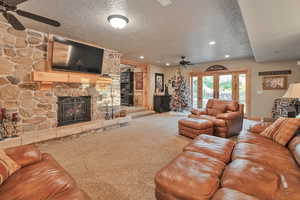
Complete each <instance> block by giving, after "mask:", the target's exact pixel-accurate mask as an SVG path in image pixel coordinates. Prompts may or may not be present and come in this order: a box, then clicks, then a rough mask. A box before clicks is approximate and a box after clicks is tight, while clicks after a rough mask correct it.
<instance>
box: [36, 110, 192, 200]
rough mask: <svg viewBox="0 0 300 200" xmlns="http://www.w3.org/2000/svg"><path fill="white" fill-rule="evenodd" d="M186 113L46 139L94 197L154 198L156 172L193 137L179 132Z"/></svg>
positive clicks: (51, 150) (49, 149)
mask: <svg viewBox="0 0 300 200" xmlns="http://www.w3.org/2000/svg"><path fill="white" fill-rule="evenodd" d="M180 118H182V116H175V115H170V114H159V115H152V116H149V117H144V118H140V119H135V120H134V121H132V122H131V123H130V125H129V126H125V127H122V128H118V129H112V130H109V131H105V132H101V133H93V134H85V135H81V136H80V137H78V138H66V139H62V140H56V141H49V142H46V143H44V144H40V145H39V147H40V149H41V150H42V151H43V152H48V153H50V154H52V155H53V156H54V157H55V159H56V160H57V161H58V162H59V163H60V164H61V165H62V166H63V167H64V168H65V169H66V170H67V171H68V172H69V173H70V174H71V175H72V176H73V177H74V178H75V180H76V181H77V183H78V184H79V187H80V188H82V189H83V190H85V191H86V192H87V193H88V194H89V195H90V196H91V198H92V199H93V200H154V199H155V197H154V176H155V173H156V172H157V171H158V170H160V169H161V168H162V167H163V166H165V165H166V164H167V163H168V162H170V161H171V160H172V159H173V158H174V157H175V156H176V155H178V154H179V153H180V152H181V151H182V148H183V147H184V146H185V145H186V144H188V143H189V142H190V141H191V140H190V139H187V138H185V137H182V136H178V135H177V121H178V119H180Z"/></svg>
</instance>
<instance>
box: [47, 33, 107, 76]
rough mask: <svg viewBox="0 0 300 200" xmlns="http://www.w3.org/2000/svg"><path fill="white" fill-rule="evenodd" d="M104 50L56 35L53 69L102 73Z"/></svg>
mask: <svg viewBox="0 0 300 200" xmlns="http://www.w3.org/2000/svg"><path fill="white" fill-rule="evenodd" d="M103 53H104V50H103V49H100V48H96V47H92V46H88V45H85V44H80V43H77V42H74V41H70V40H65V39H62V38H60V37H54V43H53V60H52V69H53V70H63V71H74V72H83V73H95V74H101V72H102V62H103Z"/></svg>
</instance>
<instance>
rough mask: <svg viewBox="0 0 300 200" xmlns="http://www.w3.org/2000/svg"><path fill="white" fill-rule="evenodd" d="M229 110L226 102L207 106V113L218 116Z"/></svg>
mask: <svg viewBox="0 0 300 200" xmlns="http://www.w3.org/2000/svg"><path fill="white" fill-rule="evenodd" d="M226 110H227V105H226V104H214V105H213V107H212V108H207V114H208V115H212V116H217V115H218V114H221V113H224V112H226Z"/></svg>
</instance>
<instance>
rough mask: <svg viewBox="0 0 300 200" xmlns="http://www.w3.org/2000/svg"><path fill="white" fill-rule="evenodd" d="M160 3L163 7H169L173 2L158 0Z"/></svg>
mask: <svg viewBox="0 0 300 200" xmlns="http://www.w3.org/2000/svg"><path fill="white" fill-rule="evenodd" d="M157 1H158V3H160V5H162V6H163V7H167V6H170V5H171V4H172V1H171V0H157Z"/></svg>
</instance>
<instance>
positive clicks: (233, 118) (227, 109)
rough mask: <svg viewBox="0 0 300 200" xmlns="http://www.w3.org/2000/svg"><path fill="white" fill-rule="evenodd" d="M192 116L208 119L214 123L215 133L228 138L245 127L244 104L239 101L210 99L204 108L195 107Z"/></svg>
mask: <svg viewBox="0 0 300 200" xmlns="http://www.w3.org/2000/svg"><path fill="white" fill-rule="evenodd" d="M191 113H192V114H190V115H189V117H191V118H199V119H207V120H210V121H212V122H213V124H214V135H215V136H218V137H223V138H228V137H232V136H235V135H238V134H239V133H240V131H241V130H242V128H243V119H244V105H243V104H239V103H238V102H237V101H225V100H220V99H209V100H208V102H207V105H206V108H205V109H204V110H199V109H193V110H192V111H191Z"/></svg>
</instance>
